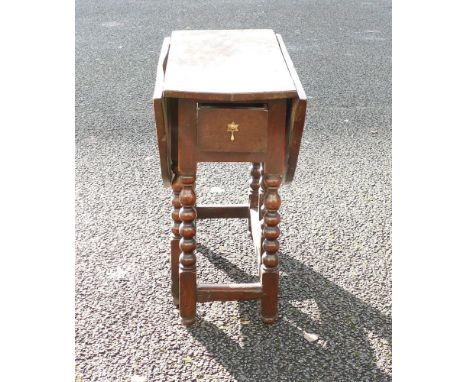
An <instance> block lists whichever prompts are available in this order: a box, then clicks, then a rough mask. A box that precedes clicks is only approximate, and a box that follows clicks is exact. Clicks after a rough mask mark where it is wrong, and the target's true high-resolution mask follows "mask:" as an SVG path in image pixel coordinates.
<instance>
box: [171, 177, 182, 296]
mask: <svg viewBox="0 0 468 382" xmlns="http://www.w3.org/2000/svg"><path fill="white" fill-rule="evenodd" d="M181 190H182V182H181V181H180V177H179V175H177V174H176V175H175V176H174V179H173V181H172V195H173V197H172V214H171V216H172V220H173V224H172V229H171V231H172V237H171V282H172V286H171V291H172V298H173V300H174V304H176V305H179V257H180V246H179V245H180V238H181V236H180V232H179V228H180V223H181V222H182V220H180V217H179V213H180V209H181V207H182V204H181V203H180V199H179V196H180V191H181Z"/></svg>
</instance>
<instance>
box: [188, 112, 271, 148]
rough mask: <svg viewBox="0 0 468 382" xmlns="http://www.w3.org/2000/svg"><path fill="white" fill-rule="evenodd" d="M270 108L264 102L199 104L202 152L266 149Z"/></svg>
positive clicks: (198, 114)
mask: <svg viewBox="0 0 468 382" xmlns="http://www.w3.org/2000/svg"><path fill="white" fill-rule="evenodd" d="M267 128H268V108H267V106H266V105H264V104H203V103H199V104H198V107H197V144H198V148H199V150H201V151H215V152H256V153H259V152H260V153H261V152H266V150H267V130H268V129H267Z"/></svg>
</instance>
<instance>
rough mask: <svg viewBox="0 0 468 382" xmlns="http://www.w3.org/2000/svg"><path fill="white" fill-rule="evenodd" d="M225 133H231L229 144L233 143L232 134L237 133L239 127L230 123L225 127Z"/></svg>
mask: <svg viewBox="0 0 468 382" xmlns="http://www.w3.org/2000/svg"><path fill="white" fill-rule="evenodd" d="M227 131H228V132H229V133H231V142H234V132H238V131H239V125H238V124H237V123H235V122H234V121H232V122H231V123H229V124H228V125H227Z"/></svg>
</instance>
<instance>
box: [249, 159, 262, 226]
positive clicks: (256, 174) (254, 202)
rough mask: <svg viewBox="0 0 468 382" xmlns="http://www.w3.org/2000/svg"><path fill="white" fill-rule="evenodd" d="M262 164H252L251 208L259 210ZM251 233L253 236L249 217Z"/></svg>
mask: <svg viewBox="0 0 468 382" xmlns="http://www.w3.org/2000/svg"><path fill="white" fill-rule="evenodd" d="M260 175H261V174H260V163H257V162H252V165H251V166H250V191H249V206H250V208H258V189H259V188H260ZM249 232H250V235H252V222H251V221H250V215H249Z"/></svg>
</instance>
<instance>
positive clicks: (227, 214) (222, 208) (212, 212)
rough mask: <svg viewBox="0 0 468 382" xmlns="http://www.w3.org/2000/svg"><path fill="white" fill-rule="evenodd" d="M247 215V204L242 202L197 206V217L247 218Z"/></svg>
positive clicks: (248, 212) (248, 210)
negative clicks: (239, 203)
mask: <svg viewBox="0 0 468 382" xmlns="http://www.w3.org/2000/svg"><path fill="white" fill-rule="evenodd" d="M249 217H250V209H249V206H248V205H244V204H241V205H231V206H228V205H221V204H214V205H206V206H197V219H233V218H234V219H248V218H249Z"/></svg>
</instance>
